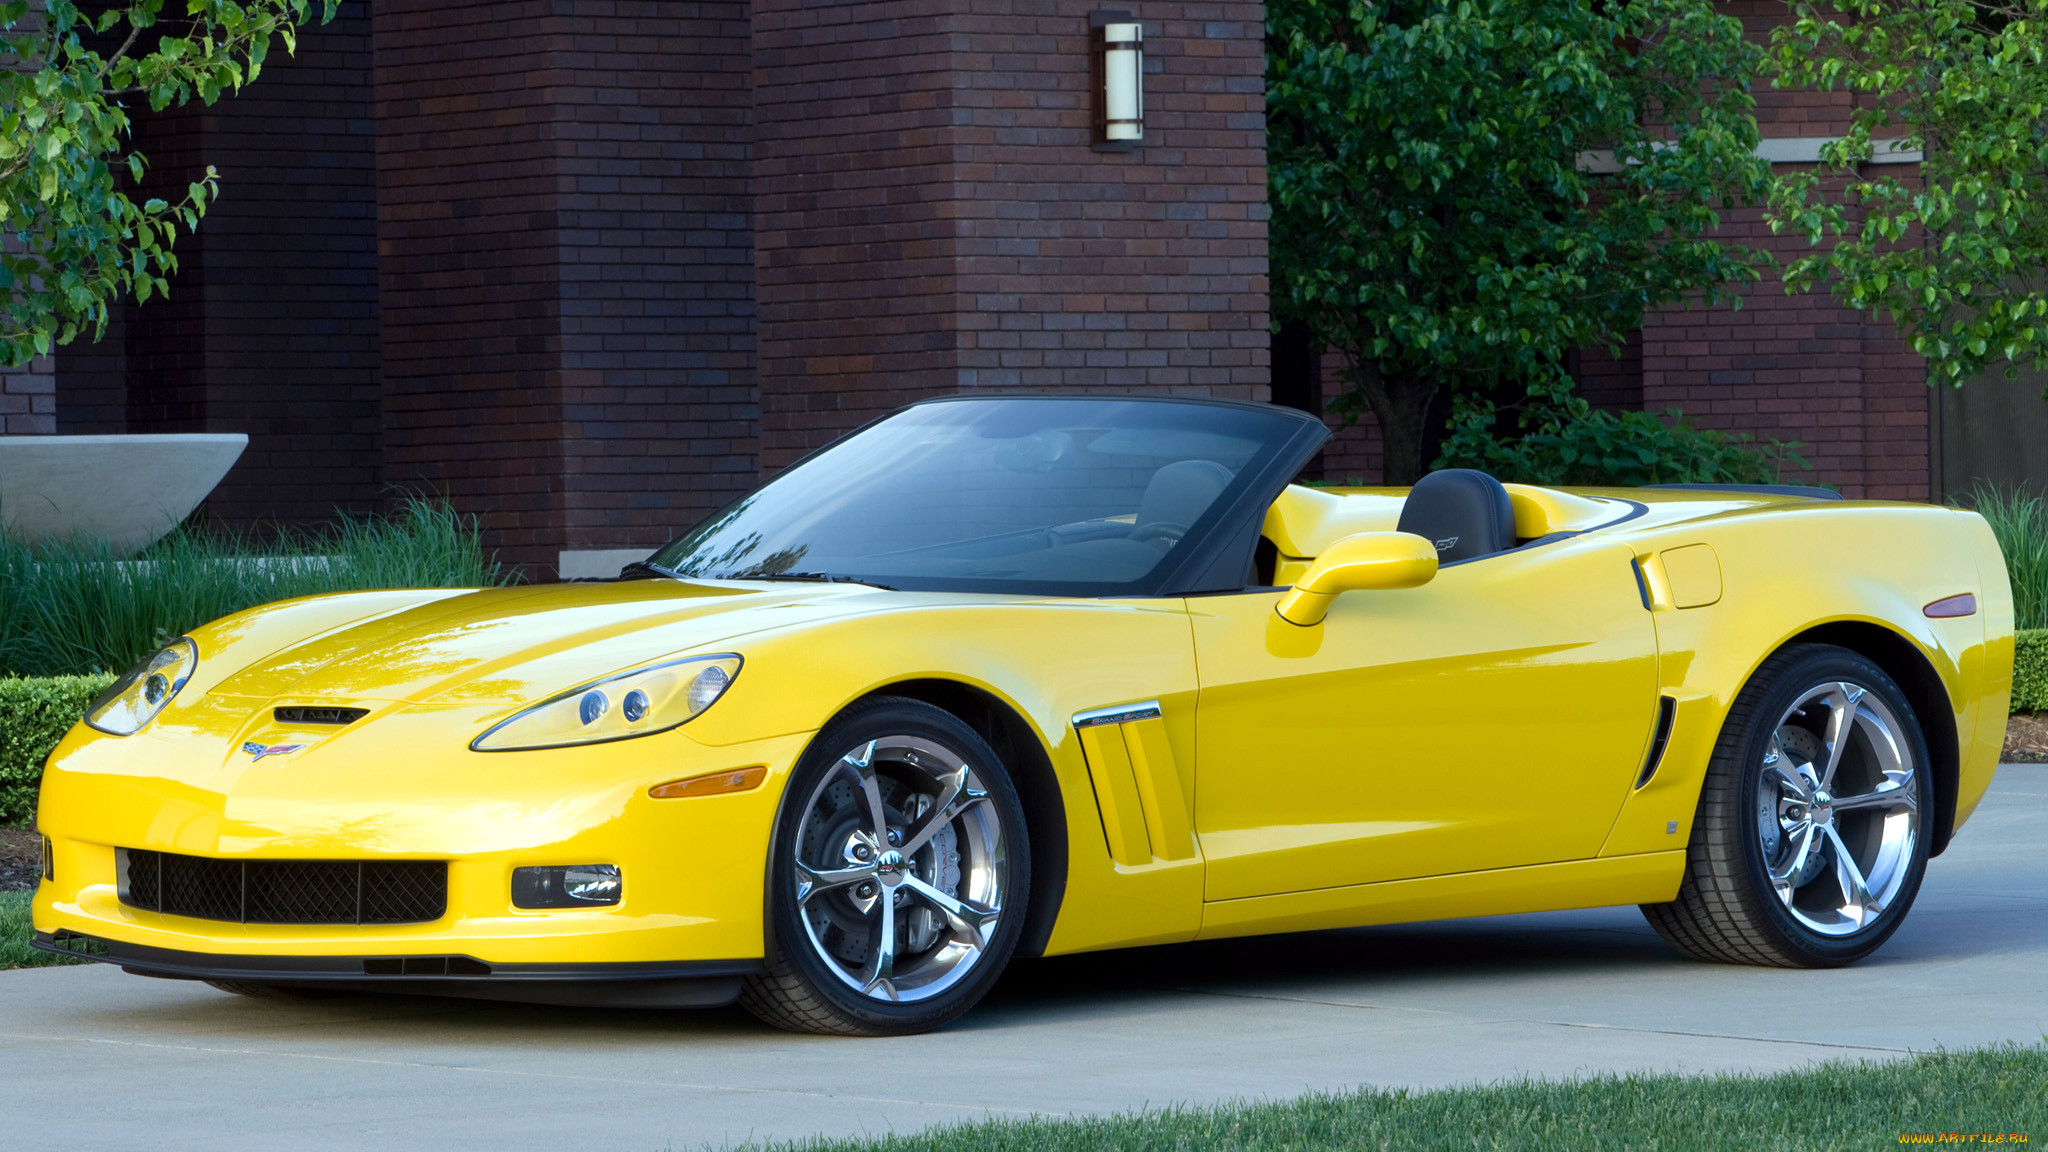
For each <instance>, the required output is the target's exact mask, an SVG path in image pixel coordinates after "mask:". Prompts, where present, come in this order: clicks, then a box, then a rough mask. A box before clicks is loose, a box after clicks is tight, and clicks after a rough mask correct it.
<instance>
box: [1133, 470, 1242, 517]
mask: <svg viewBox="0 0 2048 1152" xmlns="http://www.w3.org/2000/svg"><path fill="white" fill-rule="evenodd" d="M1230 480H1231V475H1230V469H1228V468H1225V467H1224V466H1223V465H1221V464H1218V463H1216V462H1215V461H1214V460H1182V461H1180V462H1178V463H1175V464H1168V465H1167V466H1166V467H1164V468H1161V469H1160V470H1159V471H1157V472H1154V473H1153V474H1152V480H1151V482H1150V483H1148V484H1146V485H1145V495H1144V497H1143V498H1141V499H1140V500H1139V501H1138V523H1139V524H1141V525H1142V524H1158V523H1167V524H1178V525H1180V526H1181V527H1183V528H1186V527H1189V526H1191V525H1193V524H1194V522H1195V521H1197V520H1199V519H1201V518H1202V513H1204V512H1207V511H1208V510H1209V505H1211V504H1214V503H1215V502H1216V497H1218V496H1221V495H1222V494H1223V490H1224V489H1225V488H1228V487H1230Z"/></svg>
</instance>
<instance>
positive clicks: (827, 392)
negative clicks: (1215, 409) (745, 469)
mask: <svg viewBox="0 0 2048 1152" xmlns="http://www.w3.org/2000/svg"><path fill="white" fill-rule="evenodd" d="M1101 6H1102V7H1109V6H1108V5H1101ZM1097 7H1098V5H1096V4H1090V3H1077V2H1074V0H992V2H988V3H977V4H974V5H960V4H951V3H940V2H935V0H884V2H862V3H846V4H836V5H829V6H828V5H815V4H806V3H801V2H800V0H760V2H758V3H757V4H756V5H755V24H754V51H755V62H756V73H755V85H756V88H755V126H756V127H755V131H756V152H755V204H756V212H757V216H756V233H755V241H756V252H757V257H756V266H757V271H758V281H757V284H758V289H757V290H758V293H759V305H760V335H761V348H762V352H761V361H760V378H761V403H762V412H761V447H762V463H763V465H764V466H765V467H767V468H770V469H772V468H775V467H779V466H780V465H782V464H784V463H787V462H788V461H789V460H790V459H792V458H793V457H794V456H796V455H797V454H799V453H801V452H802V451H804V450H805V449H807V448H809V447H812V446H814V445H816V444H818V443H820V442H822V441H823V440H825V439H827V438H829V437H830V436H831V435H833V434H834V433H836V432H839V431H842V430H844V429H846V428H848V427H851V426H852V425H854V424H857V423H858V422H860V421H861V420H862V419H865V418H867V417H869V416H872V415H875V414H878V413H880V412H884V411H887V410H888V409H890V408H892V407H894V406H896V405H898V404H900V403H903V402H905V401H907V400H910V399H914V398H917V397H919V396H925V395H932V394H938V393H945V392H951V391H954V390H957V389H962V388H997V389H1030V390H1046V389H1054V390H1065V389H1073V388H1106V389H1112V390H1146V391H1182V392H1190V393H1195V394H1205V395H1219V396H1237V397H1258V398H1263V397H1264V395H1265V393H1266V383H1267V376H1266V366H1267V336H1266V331H1265V329H1266V299H1265V292H1266V244H1265V167H1264V154H1263V131H1264V126H1263V109H1264V81H1263V68H1264V64H1263V56H1262V39H1261V37H1262V23H1261V21H1262V19H1263V10H1262V9H1261V8H1260V6H1258V5H1256V4H1228V3H1210V4H1191V5H1153V6H1151V7H1146V6H1143V5H1128V6H1122V7H1129V8H1132V9H1133V10H1135V12H1136V14H1137V16H1138V18H1139V19H1140V20H1141V21H1143V22H1144V24H1145V59H1146V79H1145V85H1146V91H1145V114H1146V126H1145V143H1144V144H1143V145H1142V146H1140V147H1139V148H1138V149H1136V150H1135V151H1132V152H1128V153H1104V152H1097V151H1094V150H1093V149H1092V144H1093V142H1094V139H1095V117H1096V115H1097V112H1096V104H1095V96H1094V83H1095V80H1094V75H1095V72H1094V69H1095V63H1094V56H1095V53H1096V47H1095V40H1094V34H1093V33H1092V31H1091V29H1090V28H1089V26H1088V14H1089V12H1090V11H1091V10H1093V9H1095V8H1097Z"/></svg>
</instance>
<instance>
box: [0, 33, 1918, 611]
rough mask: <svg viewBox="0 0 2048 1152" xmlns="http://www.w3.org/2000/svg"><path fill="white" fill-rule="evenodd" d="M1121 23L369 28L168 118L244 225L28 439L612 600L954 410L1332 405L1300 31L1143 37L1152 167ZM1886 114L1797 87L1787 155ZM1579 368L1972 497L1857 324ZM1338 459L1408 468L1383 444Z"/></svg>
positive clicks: (250, 513)
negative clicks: (644, 559)
mask: <svg viewBox="0 0 2048 1152" xmlns="http://www.w3.org/2000/svg"><path fill="white" fill-rule="evenodd" d="M1732 6H1733V7H1734V8H1735V9H1736V10H1738V11H1740V12H1741V13H1742V14H1743V15H1744V16H1745V18H1746V19H1748V20H1750V21H1751V22H1752V24H1753V25H1755V26H1756V28H1757V30H1758V31H1759V32H1761V31H1762V29H1763V28H1764V27H1766V21H1767V20H1768V19H1769V17H1770V13H1771V12H1772V10H1773V6H1772V5H1771V4H1769V3H1768V2H1767V0H1735V2H1734V3H1733V5H1732ZM1097 7H1098V5H1096V4H1094V3H1083V2H1081V0H976V2H974V3H972V4H968V3H962V2H960V0H842V2H839V3H832V4H818V3H810V2H799V0H752V2H751V3H750V2H747V0H699V2H692V3H680V4H678V3H654V2H651V0H637V2H635V0H490V2H485V0H348V2H346V3H344V5H343V7H342V10H341V14H340V15H339V16H338V17H337V18H336V19H335V20H334V22H333V23H331V24H329V25H327V26H325V27H322V28H319V29H308V30H306V31H305V32H304V33H303V34H302V36H301V38H300V47H299V51H298V54H297V56H296V57H295V58H291V59H286V58H282V57H279V58H275V59H273V60H272V61H271V63H270V64H269V65H268V66H267V67H266V68H265V70H264V74H263V77H262V79H261V80H260V81H259V82H257V83H256V84H254V85H252V86H250V87H249V88H248V89H246V90H245V91H244V93H243V94H242V95H240V96H238V97H234V98H229V99H223V100H222V101H220V102H219V103H218V104H216V105H214V106H213V107H211V108H201V107H191V108H186V109H182V110H178V111H174V112H171V113H167V114H165V115H162V116H158V117H153V118H148V119H146V120H145V121H144V122H143V123H141V124H140V125H139V126H138V129H137V133H136V144H137V147H138V148H139V150H140V151H142V152H143V153H144V154H145V155H147V156H148V157H149V159H150V161H151V163H152V175H151V177H150V181H151V182H152V183H154V182H156V181H159V180H161V181H162V182H163V183H164V185H165V186H167V187H177V186H181V185H182V184H183V183H184V182H185V181H187V180H189V179H190V178H191V177H192V174H193V173H194V172H196V171H197V170H199V169H200V168H201V167H202V166H203V165H205V164H212V165H214V166H215V167H216V168H217V169H219V171H220V174H221V178H222V187H223V192H222V195H221V198H220V200H219V202H218V203H217V205H216V206H215V207H214V208H213V210H212V212H211V213H210V214H209V215H208V217H207V220H206V223H205V225H204V227H203V228H202V229H201V231H200V232H199V233H198V234H197V235H195V236H193V237H190V238H188V239H187V240H185V241H183V242H182V244H181V248H180V251H181V254H182V258H183V269H182V271H181V272H180V274H179V275H178V276H177V277H176V278H175V279H174V281H173V285H172V293H171V297H170V299H169V300H166V301H160V302H153V303H151V304H149V305H147V306H143V307H123V308H121V309H119V310H118V315H117V317H116V319H115V322H114V324H113V326H112V327H111V328H110V330H109V333H108V336H107V338H106V339H105V340H104V341H102V342H100V343H98V344H88V343H84V342H80V343H77V344H73V345H71V346H69V347H66V348H64V349H62V350H61V351H60V352H59V353H58V355H56V356H55V357H52V358H49V360H48V361H45V362H39V363H38V364H36V365H31V366H30V367H29V368H28V369H27V370H16V371H14V372H11V373H7V374H5V375H0V419H4V420H5V429H4V430H5V431H6V432H10V433H13V432H52V431H54V432H66V433H92V432H122V431H128V432H143V431H183V430H209V431H240V432H247V433H249V434H250V437H251V439H250V448H249V451H248V454H247V455H246V456H245V457H244V458H243V460H242V462H241V463H240V464H239V465H237V467H236V468H235V470H234V471H233V472H232V473H231V474H230V475H229V477H228V479H227V480H226V481H225V482H224V483H223V485H222V486H221V488H220V489H219V490H218V491H217V492H216V493H215V495H214V497H213V498H212V499H211V500H210V501H209V502H208V505H207V509H206V514H207V515H208V516H210V517H212V518H214V519H216V520H221V521H226V522H234V523H244V524H247V523H261V522H267V521H306V520H316V519H320V518H322V517H324V516H326V515H328V514H330V513H331V512H332V511H333V509H335V508H337V507H339V508H343V509H348V510H354V511H366V510H370V509H373V508H375V507H376V506H377V505H378V504H379V502H380V501H381V500H383V499H385V498H386V497H387V496H388V494H389V493H391V492H393V491H395V490H406V489H412V490H428V491H435V492H442V493H446V494H447V495H449V496H450V497H451V498H453V499H454V500H455V502H456V503H457V505H458V506H459V507H461V508H463V509H465V510H467V511H471V512H475V513H478V514H480V515H481V516H483V517H484V520H485V523H486V525H487V528H488V530H489V535H490V539H491V541H492V543H493V544H494V545H495V546H497V547H498V548H499V549H500V550H501V552H502V554H503V555H504V556H505V557H506V558H508V559H511V560H514V561H517V562H520V563H522V564H524V565H526V566H527V567H528V569H529V571H530V572H531V573H533V574H535V575H546V574H548V573H551V572H555V571H560V572H563V573H566V574H570V575H594V574H599V573H603V572H606V571H609V570H615V569H616V567H617V564H618V562H619V561H620V560H621V559H623V558H630V557H631V556H633V555H639V554H644V553H645V552H646V551H647V550H648V549H650V548H652V547H653V546H655V545H657V544H660V543H662V542H663V541H665V540H667V539H668V538H670V537H671V536H673V535H675V534H677V533H678V532H679V531H680V530H681V529H683V528H685V527H687V526H688V525H690V524H691V523H693V522H694V521H696V520H697V519H698V518H700V517H701V516H703V515H704V514H706V513H708V512H710V511H712V510H715V509H716V508H718V507H720V506H722V505H724V504H725V503H726V502H728V501H729V500H730V499H732V498H733V496H734V495H735V494H736V493H738V492H740V491H741V490H743V489H745V488H746V487H748V486H750V485H751V484H752V483H754V482H755V481H756V480H757V479H758V478H759V477H760V476H761V475H762V474H763V473H764V472H772V470H774V469H775V468H777V467H779V466H781V465H783V464H785V463H787V462H788V461H789V460H791V459H793V458H794V457H795V456H797V455H799V454H800V453H802V452H803V451H805V450H807V449H809V448H811V447H814V446H816V445H817V444H819V443H822V442H823V441H825V440H826V439H828V438H830V437H831V436H832V435H834V434H836V433H838V432H840V431H842V430H844V429H846V428H849V427H851V426H853V425H855V424H858V423H859V422H861V421H862V420H864V419H867V418H869V417H870V416H873V415H875V414H878V413H881V412H884V411H887V410H888V409H890V408H892V407H894V406H896V405H898V404H900V403H903V402H905V401H908V400H910V399H914V398H917V397H921V396H928V395H934V394H943V393H948V392H952V391H956V390H963V389H991V388H993V389H1011V388H1018V389H1036V390H1072V389H1091V388H1099V389H1108V390H1151V391H1177V392H1189V393H1197V394H1205V395H1216V396H1231V397H1243V398H1261V399H1263V398H1266V397H1268V396H1269V395H1273V396H1275V397H1276V398H1278V399H1281V400H1282V401H1283V402H1289V403H1296V404H1300V405H1303V406H1309V407H1314V406H1316V405H1317V404H1318V403H1319V399H1318V395H1317V391H1318V387H1319V385H1318V384H1317V383H1316V379H1315V378H1316V364H1315V357H1313V356H1312V355H1306V354H1303V353H1302V352H1300V351H1299V350H1296V351H1295V352H1294V353H1293V354H1291V355H1290V354H1288V350H1287V349H1285V348H1281V349H1279V350H1278V355H1279V360H1280V364H1281V367H1280V369H1279V370H1278V373H1277V375H1276V373H1275V370H1274V369H1273V368H1272V367H1271V364H1272V359H1271V357H1272V356H1273V355H1274V354H1275V350H1274V349H1272V348H1271V347H1270V345H1271V341H1272V337H1270V336H1269V335H1268V322H1267V321H1268V316H1267V299H1266V240H1265V222H1264V221H1265V167H1264V153H1263V147H1262V142H1263V141H1262V133H1263V86H1264V85H1263V60H1262V34H1263V28H1262V20H1263V9H1262V7H1261V6H1260V5H1259V4H1256V3H1234V2H1209V3H1179V4H1172V5H1153V6H1151V7H1148V8H1139V9H1137V11H1136V16H1137V17H1138V18H1140V19H1142V21H1143V23H1144V30H1145V65H1146V78H1145V138H1144V143H1143V144H1142V146H1140V147H1138V148H1136V149H1133V150H1130V151H1122V152H1119V151H1106V150H1101V149H1099V148H1097V147H1095V143H1096V139H1097V127H1096V125H1097V117H1098V112H1097V110H1096V107H1095V99H1094V91H1095V84H1096V80H1095V67H1096V63H1095V61H1096V56H1095V49H1094V38H1093V37H1094V34H1093V32H1092V31H1091V28H1090V14H1091V12H1094V11H1096V9H1097ZM1845 99H1846V98H1843V97H1836V96H1827V95H1821V94H1814V93H1769V92H1766V93H1763V94H1762V100H1763V103H1764V107H1763V109H1762V113H1761V118H1762V120H1763V122H1764V128H1765V134H1766V135H1767V136H1769V137H1771V138H1772V140H1771V143H1770V144H1769V145H1768V147H1770V148H1773V149H1776V150H1777V151H1775V152H1773V153H1772V155H1774V156H1780V157H1783V158H1786V159H1788V160H1791V161H1797V160H1798V159H1800V158H1801V157H1802V156H1804V157H1808V158H1810V156H1811V154H1812V150H1813V149H1815V148H1817V147H1818V144H1817V141H1818V140H1819V139H1821V138H1825V137H1826V136H1828V135H1829V134H1830V133H1833V132H1836V131H1839V130H1840V128H1841V126H1842V124H1843V121H1844V117H1845V115H1846V111H1847V105H1846V103H1845V102H1844V101H1845ZM1729 227H1730V228H1731V229H1734V230H1735V231H1738V232H1741V233H1743V234H1745V235H1755V236H1758V237H1760V238H1761V239H1760V242H1761V243H1765V244H1773V243H1776V244H1783V243H1785V241H1784V240H1783V239H1777V240H1773V239H1771V238H1768V236H1767V234H1766V230H1764V229H1763V228H1762V226H1761V224H1760V222H1759V220H1758V218H1757V214H1756V213H1754V212H1746V213H1737V214H1735V215H1734V216H1733V217H1732V218H1731V219H1730V221H1729ZM1579 370H1580V375H1581V377H1582V379H1583V381H1584V383H1585V386H1586V387H1587V389H1588V391H1589V392H1590V393H1592V394H1594V395H1596V396H1597V397H1598V398H1599V399H1600V400H1601V401H1602V402H1605V403H1610V404H1615V405H1626V406H1638V407H1649V408H1652V409H1662V408H1666V407H1681V408H1683V409H1685V410H1686V411H1687V412H1689V413H1691V414H1693V415H1694V416H1695V417H1696V418H1697V419H1698V421H1699V422H1700V423H1703V424H1706V425H1708V426H1711V427H1720V428H1727V429H1731V430H1740V431H1747V432H1752V433H1755V434H1759V435H1764V436H1775V437H1778V438H1780V439H1788V440H1800V441H1804V442H1806V443H1807V444H1808V448H1807V449H1806V450H1805V454H1806V455H1807V457H1808V458H1809V459H1811V460H1812V461H1813V462H1814V464H1815V466H1816V471H1815V472H1814V473H1813V476H1815V477H1816V478H1818V479H1820V480H1824V481H1827V482H1830V483H1835V484H1839V485H1840V486H1841V487H1842V488H1843V490H1844V491H1845V493H1847V494H1849V495H1852V496H1857V495H1871V496H1893V497H1904V498H1910V499H1925V498H1928V497H1929V495H1930V493H1931V492H1932V491H1933V485H1934V479H1933V477H1934V472H1933V470H1932V467H1931V463H1930V452H1929V444H1930V409H1929V393H1928V390H1927V388H1926V387H1925V385H1924V383H1923V379H1924V376H1923V373H1922V370H1921V366H1920V364H1919V363H1918V362H1917V360H1916V358H1914V357H1913V356H1911V355H1910V354H1909V353H1907V352H1906V351H1905V350H1904V349H1903V347H1902V346H1901V345H1899V344H1898V343H1897V341H1895V340H1893V339H1892V338H1890V337H1889V336H1888V335H1886V334H1885V333H1884V332H1882V331H1880V330H1879V329H1877V328H1874V327H1872V326H1870V325H1868V324H1866V323H1864V322H1863V321H1861V320H1860V319H1859V318H1857V317H1854V316H1853V315H1851V314H1848V313H1845V312H1843V311H1842V310H1840V309H1838V308H1835V307H1834V306H1833V305H1832V304H1831V303H1830V302H1829V301H1827V300H1826V298H1824V297H1799V298H1790V299H1788V298H1786V297H1785V296H1784V295H1783V293H1782V291H1781V290H1780V289H1779V288H1778V287H1777V286H1776V285H1775V284H1766V285H1761V286H1758V287H1757V288H1755V289H1753V290H1751V291H1750V292H1749V293H1747V298H1746V300H1745V307H1744V308H1743V309H1742V310H1741V311H1739V312H1735V311H1729V310H1725V309H1724V310H1717V311H1691V312H1687V311H1684V310H1673V311H1669V312H1665V313H1660V314H1658V315H1656V316H1653V317H1652V318H1651V319H1650V321H1649V322H1648V323H1647V324H1646V325H1645V326H1644V329H1643V331H1642V332H1641V333H1640V334H1638V336H1637V337H1635V338H1634V339H1632V340H1631V341H1630V342H1629V344H1628V347H1627V349H1626V350H1625V352H1624V354H1623V355H1622V356H1620V357H1618V358H1616V357H1610V356H1606V355H1605V354H1592V353H1589V354H1587V355H1586V356H1584V357H1582V358H1581V364H1580V366H1579ZM1328 375H1329V374H1328V373H1327V372H1325V373H1323V376H1324V377H1325V378H1327V377H1328ZM1325 467H1326V469H1327V471H1328V473H1329V474H1331V475H1333V476H1344V475H1359V476H1364V477H1367V478H1372V477H1375V476H1376V473H1377V446H1376V442H1375V439H1374V435H1373V432H1372V429H1371V428H1370V427H1369V426H1365V427H1354V428H1350V429H1347V430H1345V431H1344V432H1343V434H1342V436H1341V439H1340V442H1339V444H1338V445H1337V446H1336V447H1334V448H1333V449H1332V451H1331V452H1330V453H1328V454H1327V460H1326V465H1325Z"/></svg>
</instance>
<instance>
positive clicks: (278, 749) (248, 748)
mask: <svg viewBox="0 0 2048 1152" xmlns="http://www.w3.org/2000/svg"><path fill="white" fill-rule="evenodd" d="M304 747H305V745H304V744H259V743H257V742H256V741H254V740H251V741H249V742H248V743H247V744H244V745H242V751H244V752H247V753H248V754H249V755H251V756H253V757H255V758H256V759H258V760H261V759H263V758H264V757H265V756H283V755H286V754H288V753H292V752H297V751H298V750H299V749H301V748H304Z"/></svg>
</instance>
